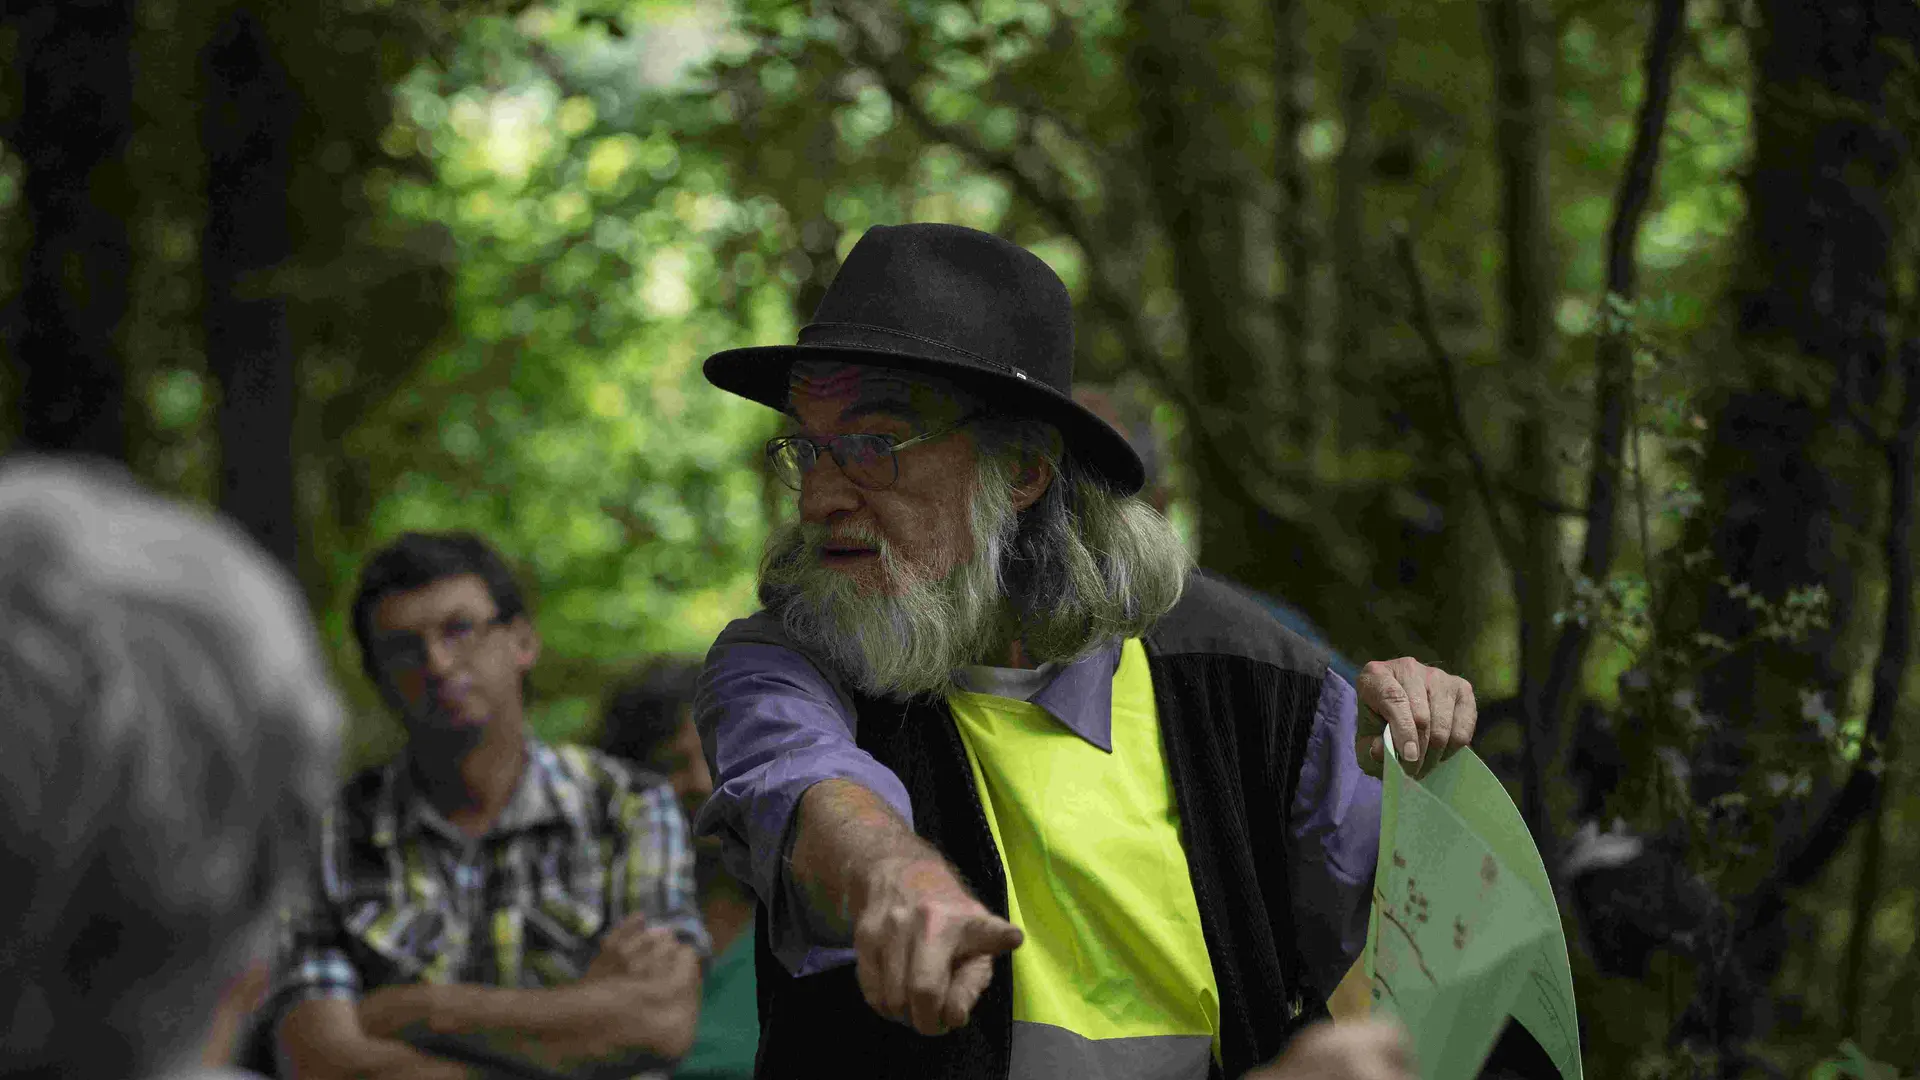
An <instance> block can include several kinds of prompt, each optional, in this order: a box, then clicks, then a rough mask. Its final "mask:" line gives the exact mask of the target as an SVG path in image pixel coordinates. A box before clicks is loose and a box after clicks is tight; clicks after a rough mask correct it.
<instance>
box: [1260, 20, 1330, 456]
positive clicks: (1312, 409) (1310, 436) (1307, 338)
mask: <svg viewBox="0 0 1920 1080" xmlns="http://www.w3.org/2000/svg"><path fill="white" fill-rule="evenodd" d="M1271 8H1272V13H1273V98H1274V126H1273V132H1274V135H1273V179H1274V185H1275V186H1276V187H1277V188H1278V189H1279V195H1280V208H1279V212H1278V214H1277V215H1276V220H1275V228H1274V235H1275V237H1276V238H1277V239H1278V241H1279V249H1280V266H1281V276H1280V280H1279V284H1278V286H1277V288H1276V289H1275V292H1274V330H1275V332H1276V336H1277V338H1278V339H1279V342H1280V350H1279V356H1280V362H1281V363H1282V364H1285V365H1286V366H1287V375H1288V377H1289V384H1290V385H1289V390H1290V391H1291V393H1290V395H1289V396H1291V397H1292V398H1293V400H1292V401H1291V402H1290V403H1289V409H1288V411H1289V414H1290V417H1291V420H1292V425H1293V432H1292V435H1293V443H1294V445H1295V446H1297V447H1299V448H1300V452H1301V454H1302V455H1303V456H1304V457H1305V458H1306V460H1308V461H1311V460H1313V449H1314V446H1315V444H1316V443H1317V442H1318V440H1319V427H1320V425H1319V416H1320V414H1321V405H1322V403H1321V401H1320V400H1319V399H1320V394H1319V390H1318V386H1319V381H1320V380H1319V379H1318V377H1317V372H1316V371H1315V369H1314V364H1313V327H1312V326H1311V325H1310V324H1309V322H1308V316H1307V313H1308V312H1309V311H1310V310H1312V307H1313V297H1312V291H1313V269H1314V267H1313V249H1312V244H1311V243H1310V242H1309V241H1308V239H1307V216H1308V212H1309V210H1310V207H1309V206H1308V205H1307V167H1306V162H1305V161H1304V160H1303V159H1302V157H1301V154H1300V138H1301V134H1302V132H1303V131H1304V129H1305V127H1306V120H1307V109H1308V107H1309V105H1310V103H1311V101H1312V97H1313V75H1312V69H1311V67H1310V66H1309V62H1308V57H1307V19H1306V3H1305V0H1273V3H1272V5H1271Z"/></svg>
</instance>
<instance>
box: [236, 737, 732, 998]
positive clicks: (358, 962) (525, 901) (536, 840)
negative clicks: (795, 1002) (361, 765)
mask: <svg viewBox="0 0 1920 1080" xmlns="http://www.w3.org/2000/svg"><path fill="white" fill-rule="evenodd" d="M321 830H322V831H321V836H320V850H319V858H318V860H317V863H318V865H317V866H316V867H315V872H314V874H313V876H312V881H311V883H310V886H309V888H308V889H307V892H306V895H305V896H303V897H301V898H300V901H299V902H298V903H297V904H296V905H295V906H294V908H293V910H291V911H290V912H289V913H288V917H287V918H286V920H285V922H284V924H283V934H282V941H281V949H280V955H279V957H278V962H277V963H276V964H275V971H274V985H273V989H272V991H271V992H270V994H269V1001H270V1007H271V1008H272V1010H273V1012H274V1013H275V1014H279V1013H283V1012H284V1011H285V1010H287V1009H289V1008H292V1007H293V1006H294V1005H296V1004H299V1003H300V1002H302V1001H311V1000H315V999H326V998H332V999H346V1000H358V999H359V998H360V997H362V996H363V995H365V994H368V993H371V992H372V991H374V990H376V989H379V988H380V987H382V986H389V985H394V984H403V983H422V982H425V983H480V984H484V985H489V986H501V987H519V988H527V989H539V988H544V987H552V986H559V985H564V984H566V983H570V982H573V981H575V980H577V979H579V978H580V976H581V975H583V974H585V972H586V969H587V965H588V964H589V963H590V962H591V961H592V959H593V956H594V953H595V952H596V951H597V950H598V948H599V942H600V939H601V937H602V936H603V935H605V934H606V933H607V931H609V930H611V929H612V928H613V926H614V925H615V924H616V923H618V922H619V921H620V920H621V919H623V918H625V917H626V916H628V915H630V914H632V913H634V912H639V913H642V914H644V915H645V916H646V917H647V923H648V925H649V926H665V927H670V928H672V929H673V930H674V931H675V932H676V933H677V934H678V936H679V937H680V938H681V939H682V940H685V941H686V942H688V943H689V944H691V945H693V946H694V948H695V949H697V950H698V951H699V953H700V955H701V956H702V958H705V957H706V955H707V954H708V952H709V948H710V946H709V942H708V938H707V933H706V930H705V928H704V927H703V926H702V925H701V922H700V914H699V908H698V905H697V902H696V898H695V896H694V887H693V853H692V849H691V847H689V845H688V830H687V822H686V818H685V817H684V815H683V814H682V813H681V810H680V806H679V803H678V802H677V801H676V800H675V799H674V795H673V791H672V789H671V788H670V787H668V786H667V784H666V783H665V781H663V780H661V779H660V778H658V777H656V776H653V775H652V774H650V773H645V772H641V771H639V770H637V769H635V768H633V767H632V766H630V765H627V764H625V763H623V762H621V761H618V760H616V759H614V758H611V757H608V756H607V755H605V754H602V753H600V752H599V751H596V750H591V749H588V748H585V747H579V746H561V747H552V746H547V745H546V744H544V743H541V742H539V741H537V740H533V739H529V740H528V741H527V768H526V771H525V772H524V773H523V774H522V776H521V780H520V785H519V787H518V788H516V789H515V791H514V794H513V798H512V799H511V800H510V801H509V802H508V804H507V807H506V809H505V810H504V811H502V813H501V815H500V818H499V820H498V821H496V822H495V823H494V825H493V827H492V828H491V829H490V830H489V831H488V832H487V834H486V835H485V836H482V837H478V838H473V837H469V836H467V835H466V834H464V833H462V832H461V831H460V830H459V829H457V828H454V827H453V826H452V825H450V824H448V822H447V821H446V819H445V818H444V817H442V816H441V815H440V814H439V813H438V812H437V811H436V810H435V809H434V808H433V806H432V805H431V804H430V803H429V802H428V801H427V800H426V799H425V798H423V797H422V796H420V795H419V794H417V793H416V792H414V791H413V790H412V783H411V781H410V779H409V776H408V771H407V768H406V764H405V758H404V755H403V756H402V757H401V758H399V759H396V760H395V761H393V762H390V763H388V764H387V765H385V766H382V767H377V768H374V769H369V770H367V771H366V772H363V773H361V774H359V775H358V776H356V777H354V778H353V780H351V781H350V782H349V783H348V784H347V786H346V787H345V789H344V790H343V791H342V793H341V798H340V800H339V802H338V803H337V804H336V805H335V806H334V807H333V809H332V810H330V811H329V812H328V814H327V816H326V819H325V821H324V822H323V824H322V826H321Z"/></svg>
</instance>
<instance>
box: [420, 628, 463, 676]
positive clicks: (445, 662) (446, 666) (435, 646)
mask: <svg viewBox="0 0 1920 1080" xmlns="http://www.w3.org/2000/svg"><path fill="white" fill-rule="evenodd" d="M456 660H457V658H456V657H455V656H454V654H453V646H451V645H448V644H447V643H446V641H445V640H444V639H442V638H440V637H438V636H434V637H429V638H428V639H427V666H426V672H427V675H428V677H429V678H432V679H434V680H436V681H437V680H440V679H444V678H446V677H447V676H448V675H451V674H453V669H454V666H455V663H456Z"/></svg>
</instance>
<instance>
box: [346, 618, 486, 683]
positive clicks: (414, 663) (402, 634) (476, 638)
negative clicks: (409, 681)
mask: <svg viewBox="0 0 1920 1080" xmlns="http://www.w3.org/2000/svg"><path fill="white" fill-rule="evenodd" d="M512 621H513V617H512V616H511V615H500V614H494V615H490V616H488V617H487V618H484V619H474V618H473V617H472V616H469V615H451V616H448V617H447V619H446V620H445V621H444V622H442V623H441V624H440V627H439V629H438V630H436V631H434V632H433V637H434V638H435V639H436V640H438V641H439V642H440V645H441V647H442V648H444V649H446V650H447V652H448V653H449V654H450V655H451V656H452V657H453V658H454V659H455V660H461V661H464V660H466V659H467V658H468V657H471V656H472V655H473V653H474V650H475V649H478V648H479V647H480V642H481V641H482V640H484V639H485V638H486V636H487V634H488V632H489V631H491V630H492V629H493V628H494V627H496V626H505V625H506V624H507V623H510V622H512ZM370 648H371V649H372V652H373V659H374V662H375V664H376V665H378V666H379V668H380V669H381V670H383V671H389V672H400V671H418V670H419V669H421V668H423V667H426V666H427V656H428V653H429V650H430V648H431V646H430V645H429V643H428V640H427V638H426V637H425V636H423V635H420V634H415V633H412V632H411V631H396V632H394V633H390V634H379V635H376V636H375V637H374V639H373V641H372V643H371V645H370Z"/></svg>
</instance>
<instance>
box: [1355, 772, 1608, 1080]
mask: <svg viewBox="0 0 1920 1080" xmlns="http://www.w3.org/2000/svg"><path fill="white" fill-rule="evenodd" d="M1388 753H1389V754H1390V755H1391V754H1392V748H1391V747H1389V748H1388ZM1383 771H1384V773H1385V780H1384V788H1385V791H1384V798H1383V800H1382V807H1381V815H1380V865H1379V869H1378V870H1376V871H1375V874H1374V883H1373V890H1374V892H1373V911H1372V915H1371V917H1370V919H1369V921H1368V926H1367V948H1366V953H1365V957H1366V965H1367V966H1366V971H1367V976H1368V979H1369V981H1370V982H1371V984H1372V992H1373V1004H1374V1010H1375V1012H1376V1013H1378V1014H1384V1015H1391V1016H1394V1017H1396V1018H1398V1019H1399V1021H1400V1023H1401V1024H1403V1025H1405V1027H1406V1029H1407V1033H1408V1035H1409V1037H1410V1039H1411V1041H1412V1043H1413V1052H1414V1055H1415V1058H1416V1060H1417V1062H1418V1064H1419V1068H1420V1075H1421V1076H1422V1077H1423V1078H1424V1080H1462V1078H1471V1077H1473V1076H1476V1075H1478V1073H1479V1071H1480V1066H1481V1065H1482V1064H1483V1063H1484V1062H1485V1061H1486V1059H1487V1054H1488V1053H1489V1052H1490V1051H1492V1049H1493V1044H1494V1041H1495V1040H1496V1039H1497V1038H1498V1037H1499V1035H1500V1031H1501V1029H1502V1028H1503V1027H1505V1025H1506V1023H1507V1018H1508V1017H1512V1018H1514V1019H1515V1020H1517V1021H1519V1022H1520V1023H1521V1024H1523V1025H1525V1026H1526V1028H1527V1030H1528V1031H1529V1032H1531V1033H1532V1034H1533V1037H1534V1038H1535V1039H1537V1040H1538V1041H1539V1043H1540V1045H1541V1047H1543V1048H1544V1049H1545V1050H1546V1052H1547V1055H1548V1056H1549V1057H1551V1058H1552V1059H1553V1062H1554V1064H1555V1065H1556V1066H1558V1067H1559V1070H1560V1075H1561V1076H1562V1077H1563V1078H1565V1080H1583V1073H1582V1072H1581V1068H1580V1035H1579V1026H1578V1023H1577V1021H1576V1019H1575V1012H1574V1001H1573V972H1572V970H1571V969H1570V968H1569V967H1568V965H1567V939H1566V936H1565V934H1564V933H1563V932H1562V930H1561V928H1560V911H1559V907H1558V905H1557V904H1555V902H1554V899H1553V887H1552V885H1551V884H1550V883H1549V881H1548V879H1547V870H1546V866H1545V864H1544V863H1542V862H1541V860H1540V852H1539V851H1538V850H1537V849H1536V848H1535V847H1534V846H1533V838H1532V836H1531V835H1530V834H1529V833H1528V832H1527V827H1526V823H1525V822H1523V821H1522V820H1521V818H1520V812H1519V811H1518V810H1517V809H1515V808H1514V805H1513V800H1512V799H1510V798H1508V797H1507V791H1506V788H1505V787H1503V786H1502V785H1501V783H1500V781H1499V779H1498V778H1496V777H1495V776H1494V775H1493V773H1491V772H1489V771H1488V770H1487V766H1486V764H1485V763H1483V762H1482V761H1481V760H1480V759H1479V758H1478V757H1477V756H1475V754H1474V753H1473V751H1471V750H1462V751H1460V752H1459V753H1457V754H1455V755H1454V756H1453V757H1452V758H1451V759H1450V760H1448V761H1446V762H1443V763H1442V764H1440V765H1439V766H1437V767H1436V768H1435V769H1434V770H1433V772H1431V773H1430V774H1428V776H1427V777H1426V779H1425V780H1421V781H1416V780H1413V779H1412V778H1410V777H1408V776H1407V775H1406V773H1405V772H1404V771H1403V769H1402V768H1401V766H1400V764H1399V759H1398V757H1397V756H1395V757H1393V759H1392V760H1391V761H1389V762H1388V764H1387V767H1386V768H1385V770H1383Z"/></svg>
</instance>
